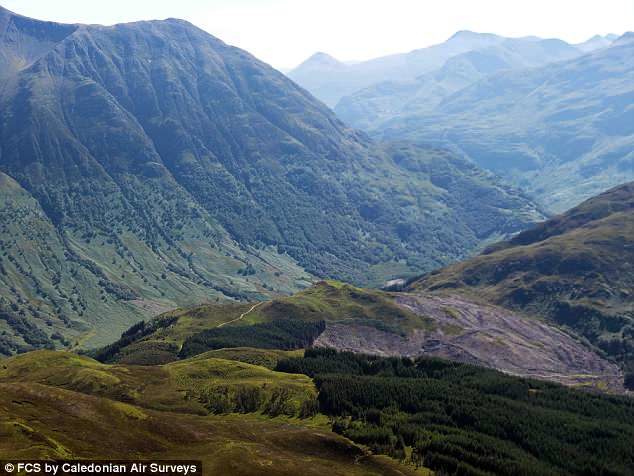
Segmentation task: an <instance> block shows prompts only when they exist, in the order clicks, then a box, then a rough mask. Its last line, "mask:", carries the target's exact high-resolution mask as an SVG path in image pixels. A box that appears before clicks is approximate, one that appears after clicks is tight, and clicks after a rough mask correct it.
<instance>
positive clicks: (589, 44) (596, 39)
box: [574, 34, 618, 53]
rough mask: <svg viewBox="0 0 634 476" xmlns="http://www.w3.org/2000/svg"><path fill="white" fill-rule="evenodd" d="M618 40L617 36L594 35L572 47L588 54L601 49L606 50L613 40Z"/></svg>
mask: <svg viewBox="0 0 634 476" xmlns="http://www.w3.org/2000/svg"><path fill="white" fill-rule="evenodd" d="M616 39H618V36H617V35H614V34H609V35H604V36H601V35H594V36H593V37H592V38H589V39H588V40H586V41H584V42H583V43H578V44H576V45H574V46H575V47H576V48H578V49H580V50H581V51H583V52H584V53H590V52H591V51H594V50H599V49H601V48H607V47H608V46H610V45H611V44H612V43H613V42H614V40H616Z"/></svg>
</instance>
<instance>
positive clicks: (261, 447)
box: [0, 351, 427, 476]
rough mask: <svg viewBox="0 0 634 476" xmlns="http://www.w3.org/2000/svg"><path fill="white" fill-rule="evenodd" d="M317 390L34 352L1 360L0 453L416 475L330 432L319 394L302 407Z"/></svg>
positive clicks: (271, 376)
mask: <svg viewBox="0 0 634 476" xmlns="http://www.w3.org/2000/svg"><path fill="white" fill-rule="evenodd" d="M315 395H316V390H315V387H314V385H313V383H312V381H311V379H310V378H308V377H306V376H301V375H292V374H282V373H279V372H273V371H271V370H269V369H266V368H264V367H258V366H253V365H249V364H244V363H240V362H233V361H228V360H221V359H214V358H209V359H207V358H204V359H201V358H197V359H194V360H192V361H183V362H179V363H178V364H177V365H174V366H165V367H152V368H149V367H143V368H138V367H123V366H108V365H103V364H99V363H98V362H95V361H93V360H91V359H88V358H85V357H79V356H77V355H73V354H70V353H66V352H49V351H38V352H31V353H28V354H24V355H22V356H18V357H13V358H10V359H6V360H3V361H2V364H1V365H0V436H1V437H2V438H0V458H3V459H11V460H16V459H23V458H56V459H60V458H63V459H82V458H84V459H85V458H89V459H117V460H120V459H122V458H128V459H134V460H138V459H194V460H201V461H202V462H203V467H204V472H205V474H218V473H219V472H222V474H227V475H247V474H262V475H267V474H270V475H289V476H290V475H296V474H298V472H299V471H301V472H302V473H303V474H314V475H318V474H323V472H324V471H328V472H329V473H331V474H337V475H342V476H343V475H359V476H361V475H377V476H378V475H394V476H397V475H399V476H402V475H414V474H415V472H414V468H413V467H408V466H405V465H401V464H398V463H397V462H395V461H394V460H391V459H389V458H385V457H380V456H372V455H370V454H369V453H368V452H367V451H366V450H364V449H362V448H361V447H359V446H357V445H355V444H353V443H351V442H350V441H349V440H347V439H345V438H343V437H340V436H337V435H335V434H333V433H331V432H330V431H329V430H328V428H327V425H326V424H325V418H324V417H323V416H316V415H315V413H314V412H315V411H316V410H315V403H313V404H311V405H304V406H302V402H304V401H311V402H315ZM307 399H310V400H307ZM258 405H259V406H258ZM302 408H304V414H303V417H302V418H299V417H300V410H301V409H302ZM306 409H312V410H311V411H307V410H306ZM416 474H419V475H424V474H427V473H426V472H424V471H419V472H417V473H416Z"/></svg>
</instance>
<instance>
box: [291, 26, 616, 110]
mask: <svg viewBox="0 0 634 476" xmlns="http://www.w3.org/2000/svg"><path fill="white" fill-rule="evenodd" d="M613 39H614V35H606V36H605V37H601V36H596V37H593V38H592V39H590V40H588V41H587V42H584V43H581V44H579V45H571V44H568V43H566V42H564V41H562V40H558V39H541V38H537V37H532V36H531V37H525V38H506V37H503V36H499V35H494V34H491V33H477V32H473V31H467V30H463V31H459V32H457V33H455V34H454V35H453V36H452V37H451V38H449V39H448V40H447V41H445V42H443V43H439V44H436V45H432V46H429V47H427V48H420V49H416V50H413V51H411V52H408V53H399V54H394V55H388V56H383V57H380V58H375V59H371V60H368V61H357V62H352V63H344V62H341V61H339V60H337V59H336V58H333V57H332V56H330V55H328V54H326V53H323V52H320V53H315V54H314V55H313V56H311V57H310V58H308V59H307V60H306V61H304V62H303V63H302V64H300V65H299V66H297V67H296V68H294V69H292V70H291V71H289V72H288V76H289V77H290V78H291V79H293V80H294V81H296V82H297V83H298V84H300V85H301V86H303V87H304V88H306V89H307V90H308V91H310V92H311V93H312V94H314V95H315V96H316V97H317V98H319V99H320V100H322V101H323V102H325V103H326V104H327V105H328V106H330V107H332V108H334V107H335V106H336V105H337V103H338V102H339V101H340V100H341V99H342V98H345V97H347V96H350V95H354V94H356V93H358V92H359V91H361V90H363V89H365V88H368V87H373V86H375V85H378V84H381V83H385V82H396V83H401V82H410V81H416V80H417V79H418V78H419V77H421V76H424V75H426V74H429V73H433V72H434V71H436V70H439V69H441V68H442V67H443V66H444V65H445V64H446V63H447V61H449V60H450V59H452V58H454V57H457V56H460V55H464V54H466V53H470V52H476V51H478V52H482V53H483V54H484V55H486V56H489V57H493V58H495V63H498V64H497V66H499V67H502V66H505V67H506V68H509V67H517V66H537V65H541V64H546V63H549V62H552V61H560V60H564V59H570V58H573V57H575V56H580V55H581V54H582V53H584V52H588V51H591V50H594V49H598V48H602V47H605V46H607V45H608V44H609V42H610V41H612V40H613Z"/></svg>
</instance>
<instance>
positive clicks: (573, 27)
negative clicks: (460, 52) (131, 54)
mask: <svg viewBox="0 0 634 476" xmlns="http://www.w3.org/2000/svg"><path fill="white" fill-rule="evenodd" d="M0 5H2V6H4V7H5V8H8V9H9V10H12V11H13V12H15V13H20V14H22V15H26V16H29V17H33V18H38V19H41V20H52V21H59V22H67V23H99V24H105V25H111V24H114V23H122V22H129V21H137V20H152V19H164V18H170V17H173V18H182V19H185V20H188V21H190V22H192V23H194V24H195V25H197V26H199V27H200V28H202V29H204V30H206V31H208V32H209V33H211V34H213V35H215V36H217V37H219V38H220V39H222V40H224V41H225V42H227V43H229V44H232V45H235V46H239V47H240V48H243V49H246V50H248V51H249V52H251V53H253V54H254V55H255V56H257V57H258V58H260V59H261V60H264V61H266V62H268V63H270V64H272V65H273V66H275V67H276V68H279V69H289V68H291V67H294V66H296V65H298V64H299V63H301V62H302V61H303V60H305V59H306V58H307V57H309V56H310V55H312V54H313V53H315V52H317V51H323V52H326V53H328V54H331V55H332V56H334V57H336V58H338V59H340V60H342V61H353V60H357V61H360V60H365V59H370V58H375V57H378V56H383V55H387V54H392V53H401V52H407V51H411V50H413V49H417V48H424V47H426V46H429V45H432V44H436V43H440V42H442V41H444V40H446V39H447V38H449V37H450V36H451V35H452V34H453V33H455V32H456V31H459V30H471V31H477V32H486V33H496V34H499V35H503V36H511V37H519V36H528V35H535V36H540V37H544V38H561V39H563V40H565V41H568V42H571V43H578V42H581V41H584V40H586V39H588V38H589V37H591V36H593V35H595V34H602V35H603V34H607V33H616V34H622V33H624V32H626V31H628V30H633V29H634V0H601V1H596V0H107V1H99V0H0Z"/></svg>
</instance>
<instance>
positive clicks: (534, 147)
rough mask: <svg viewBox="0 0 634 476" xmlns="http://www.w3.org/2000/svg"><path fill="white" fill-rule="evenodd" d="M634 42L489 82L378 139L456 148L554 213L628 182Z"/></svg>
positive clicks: (407, 118) (386, 129)
mask: <svg viewBox="0 0 634 476" xmlns="http://www.w3.org/2000/svg"><path fill="white" fill-rule="evenodd" d="M631 35H632V34H626V35H624V36H623V37H621V38H619V39H618V40H616V41H615V42H614V43H613V44H612V45H611V46H610V47H608V48H604V49H600V50H597V51H594V52H592V53H590V54H587V55H584V56H581V57H579V58H576V59H572V60H569V61H564V62H559V63H554V64H550V65H547V66H544V67H541V68H536V69H528V70H521V71H510V72H501V73H498V74H493V75H491V76H488V77H486V78H484V79H482V80H480V81H478V82H476V83H475V84H472V85H470V86H467V87H466V88H464V89H462V90H460V91H458V92H457V93H455V94H453V95H451V96H450V97H448V98H446V99H444V100H443V101H442V102H441V103H440V104H438V105H437V106H436V107H434V108H433V110H431V111H420V112H414V113H412V114H409V115H403V116H401V117H398V118H394V119H392V120H388V121H386V122H385V123H383V124H381V125H380V126H379V127H377V128H376V129H375V135H376V136H378V137H382V138H408V139H412V140H416V141H420V142H424V143H431V144H436V145H441V146H443V147H450V148H453V149H454V150H455V151H459V152H461V153H463V154H464V155H465V156H468V157H469V158H471V159H472V160H473V161H475V162H476V163H477V164H479V165H480V166H482V167H485V168H487V169H489V170H493V171H495V172H497V173H499V174H502V175H503V176H506V177H507V178H510V179H512V180H514V181H515V183H516V184H517V185H518V186H520V187H521V188H523V189H525V190H527V191H528V192H529V193H530V194H531V196H534V197H536V198H537V199H538V200H539V201H540V202H541V203H543V204H544V205H545V206H546V207H547V208H548V209H549V210H553V211H556V212H561V211H563V210H565V209H567V208H570V207H572V206H574V205H577V204H578V203H579V202H581V201H582V200H583V199H586V198H590V197H591V196H593V195H596V194H598V193H600V192H602V191H604V190H606V189H608V188H610V187H613V186H615V185H618V184H620V183H624V182H627V181H629V180H632V179H633V178H634V156H633V155H632V146H633V145H634V120H633V119H634V116H633V114H634V112H633V110H632V108H631V107H630V105H631V103H632V98H633V97H634V86H633V85H634V61H633V59H632V58H634V55H633V53H634V42H632V41H631V38H632V36H631Z"/></svg>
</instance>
